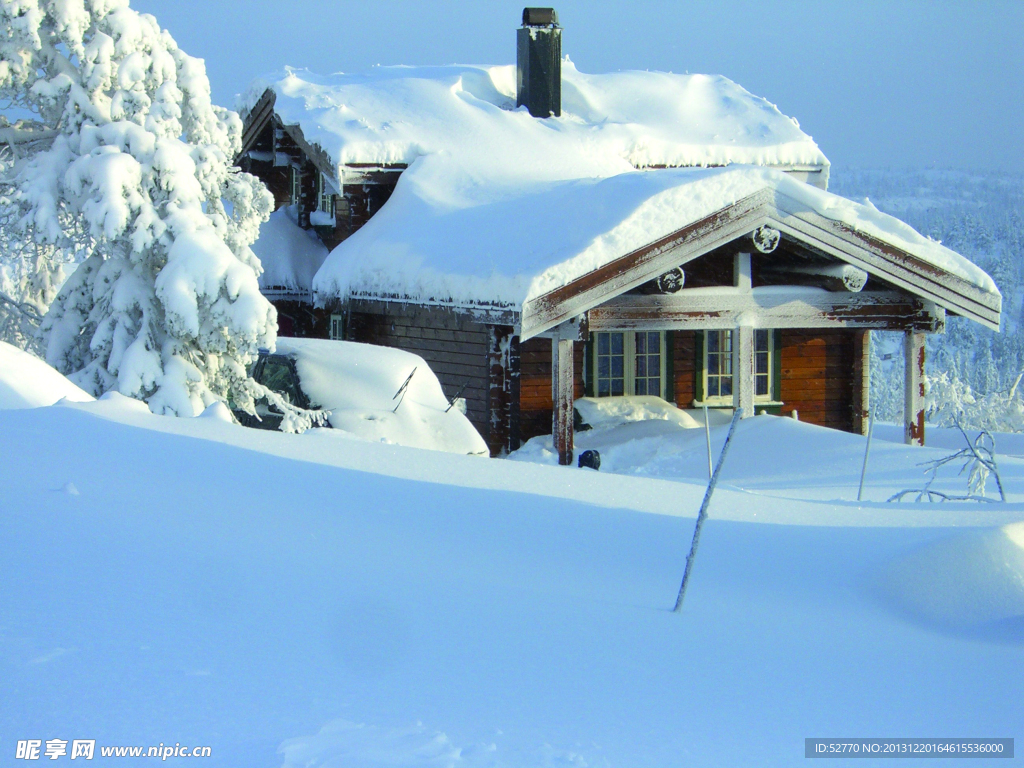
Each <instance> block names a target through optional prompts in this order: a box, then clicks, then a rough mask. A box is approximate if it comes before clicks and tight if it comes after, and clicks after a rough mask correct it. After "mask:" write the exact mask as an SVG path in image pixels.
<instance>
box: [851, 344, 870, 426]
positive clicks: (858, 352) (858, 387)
mask: <svg viewBox="0 0 1024 768" xmlns="http://www.w3.org/2000/svg"><path fill="white" fill-rule="evenodd" d="M870 419H871V331H868V330H866V329H859V330H856V331H854V332H853V431H854V432H856V433H859V434H862V435H866V434H867V433H868V423H869V422H870Z"/></svg>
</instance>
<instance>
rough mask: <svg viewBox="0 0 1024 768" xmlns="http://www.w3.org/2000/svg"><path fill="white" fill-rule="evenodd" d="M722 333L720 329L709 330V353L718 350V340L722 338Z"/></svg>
mask: <svg viewBox="0 0 1024 768" xmlns="http://www.w3.org/2000/svg"><path fill="white" fill-rule="evenodd" d="M721 338H722V337H721V335H720V334H719V333H718V331H709V332H708V353H709V354H710V353H714V352H717V351H718V341H719V339H721Z"/></svg>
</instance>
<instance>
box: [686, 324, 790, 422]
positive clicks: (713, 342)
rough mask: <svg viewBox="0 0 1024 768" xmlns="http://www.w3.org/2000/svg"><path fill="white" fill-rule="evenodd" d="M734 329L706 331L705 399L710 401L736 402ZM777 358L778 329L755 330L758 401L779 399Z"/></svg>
mask: <svg viewBox="0 0 1024 768" xmlns="http://www.w3.org/2000/svg"><path fill="white" fill-rule="evenodd" d="M733 345H734V337H733V332H732V331H731V330H729V331H706V332H705V333H704V352H703V361H702V362H703V392H704V401H705V402H707V403H708V404H709V405H711V404H716V405H725V404H729V405H731V404H732V398H733ZM774 361H775V333H773V332H772V331H770V330H766V329H755V330H754V401H755V402H757V401H759V400H760V401H762V402H765V401H771V400H774V399H775V395H773V389H774V388H775V387H776V386H777V382H776V380H775V379H776V375H777V374H775V373H774V372H773V367H774V366H773V362H774Z"/></svg>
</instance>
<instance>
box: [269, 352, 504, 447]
mask: <svg viewBox="0 0 1024 768" xmlns="http://www.w3.org/2000/svg"><path fill="white" fill-rule="evenodd" d="M277 352H278V353H279V354H282V355H292V356H293V357H294V358H295V370H296V372H297V373H298V374H299V380H300V381H301V385H302V390H303V391H304V392H305V393H306V395H307V396H308V397H309V399H310V401H311V404H312V405H314V406H319V407H321V408H323V409H324V410H328V411H330V416H329V420H330V422H331V426H332V427H334V428H335V429H340V430H343V431H345V432H349V433H351V434H354V435H356V436H358V437H360V438H363V439H364V440H372V441H373V442H383V443H391V444H395V445H406V446H410V447H413V448H429V449H433V450H441V451H449V452H452V453H479V454H484V455H486V454H487V452H488V451H487V444H486V443H484V441H483V438H481V437H480V433H479V432H477V431H476V429H475V428H474V427H473V425H472V424H471V423H470V422H469V419H467V418H466V417H465V416H464V415H463V414H462V413H461V412H460V411H459V410H458V409H457V408H449V407H448V398H446V397H445V396H444V392H442V390H441V383H440V382H439V381H438V380H437V377H436V376H435V375H434V372H433V371H432V370H430V366H429V365H427V363H426V361H425V360H424V359H423V358H422V357H419V356H418V355H414V354H412V353H410V352H405V351H403V350H401V349H392V348H390V347H380V346H376V345H371V344H356V343H354V342H349V341H328V340H326V339H294V338H285V337H278V339H277ZM414 370H415V373H413V371H414ZM410 374H412V378H411V379H409V375H410ZM407 379H408V386H407V387H406V390H405V393H404V395H401V396H399V397H398V398H396V397H395V396H396V394H397V393H398V391H399V390H400V389H401V388H402V385H403V384H404V383H405V382H406V380H407ZM396 406H397V408H396Z"/></svg>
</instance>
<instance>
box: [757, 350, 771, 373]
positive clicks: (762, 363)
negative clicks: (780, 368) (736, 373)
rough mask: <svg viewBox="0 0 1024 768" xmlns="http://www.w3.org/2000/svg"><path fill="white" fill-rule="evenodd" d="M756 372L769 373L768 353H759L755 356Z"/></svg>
mask: <svg viewBox="0 0 1024 768" xmlns="http://www.w3.org/2000/svg"><path fill="white" fill-rule="evenodd" d="M754 371H755V372H756V373H763V374H767V373H768V353H767V352H758V353H757V354H756V355H754Z"/></svg>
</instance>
